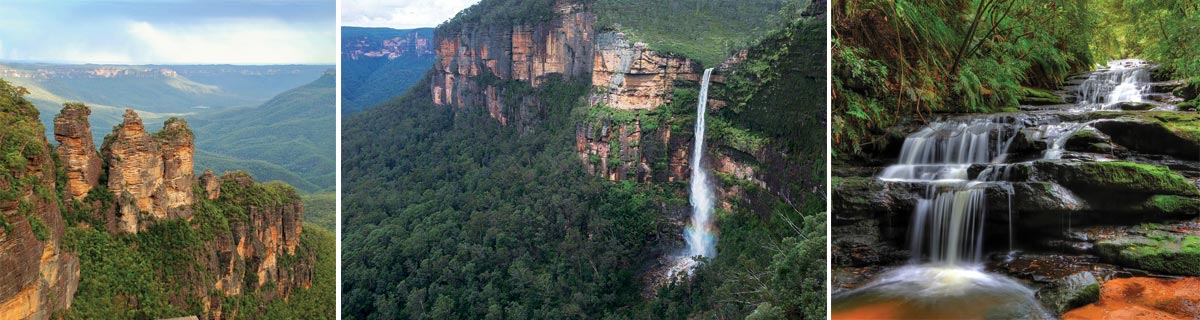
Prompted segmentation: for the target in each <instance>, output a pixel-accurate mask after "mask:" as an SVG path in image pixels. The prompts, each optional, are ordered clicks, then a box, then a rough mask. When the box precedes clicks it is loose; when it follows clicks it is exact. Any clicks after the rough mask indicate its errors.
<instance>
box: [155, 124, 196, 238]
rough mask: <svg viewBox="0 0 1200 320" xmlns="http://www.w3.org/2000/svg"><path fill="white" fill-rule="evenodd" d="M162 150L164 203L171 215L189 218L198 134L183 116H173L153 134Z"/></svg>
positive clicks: (194, 181) (172, 216) (192, 200)
mask: <svg viewBox="0 0 1200 320" xmlns="http://www.w3.org/2000/svg"><path fill="white" fill-rule="evenodd" d="M154 139H155V140H156V141H158V143H159V150H160V151H162V159H163V173H162V177H163V190H162V197H163V205H164V206H165V207H166V208H167V214H168V215H169V216H170V217H171V218H187V217H190V216H191V214H190V212H191V205H192V203H195V202H196V200H195V199H193V192H192V185H193V184H195V183H196V177H195V175H194V174H193V172H194V170H195V166H196V165H195V163H194V162H193V161H192V157H193V156H195V154H196V145H195V143H193V141H194V140H195V136H193V135H192V130H190V129H188V124H187V122H186V121H184V120H183V119H178V118H172V119H169V120H167V121H166V122H165V123H163V129H162V131H159V132H158V133H156V134H155V135H154Z"/></svg>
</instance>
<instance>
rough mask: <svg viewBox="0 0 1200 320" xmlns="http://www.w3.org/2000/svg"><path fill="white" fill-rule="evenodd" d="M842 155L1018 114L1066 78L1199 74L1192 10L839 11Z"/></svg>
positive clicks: (1188, 5)
mask: <svg viewBox="0 0 1200 320" xmlns="http://www.w3.org/2000/svg"><path fill="white" fill-rule="evenodd" d="M834 8H835V9H834V10H833V14H834V15H833V30H834V31H833V37H834V38H833V66H832V67H833V85H834V87H833V91H832V92H833V98H834V104H833V106H832V108H833V115H834V116H833V118H834V121H833V124H832V125H833V139H834V149H835V156H836V157H839V158H840V157H842V156H848V155H854V154H858V153H861V152H863V151H864V149H870V150H875V149H881V148H884V147H885V146H884V144H885V143H886V142H885V140H886V139H884V137H885V136H886V132H884V131H885V130H886V128H889V127H891V126H894V125H896V124H899V123H902V122H904V121H909V120H914V119H916V120H924V119H928V118H929V117H931V116H932V114H934V113H944V112H997V111H1009V110H1014V108H1015V107H1016V106H1017V105H1018V101H1019V100H1020V99H1021V98H1023V97H1025V96H1032V95H1037V94H1038V93H1039V92H1043V91H1041V90H1044V89H1056V88H1058V87H1059V86H1060V85H1061V83H1060V82H1061V81H1062V80H1063V79H1064V78H1065V77H1066V76H1067V75H1068V74H1071V73H1075V72H1080V71H1084V70H1089V69H1092V68H1093V67H1094V66H1095V65H1096V64H1103V63H1105V62H1106V61H1108V60H1111V59H1121V58H1142V59H1146V60H1149V61H1152V62H1154V63H1158V64H1161V65H1163V66H1164V67H1166V68H1168V70H1170V71H1171V72H1172V73H1173V74H1174V75H1173V77H1175V78H1177V79H1189V78H1192V77H1194V76H1195V75H1196V74H1198V73H1200V57H1197V56H1196V55H1195V54H1194V52H1196V50H1197V49H1200V48H1198V47H1197V46H1198V45H1200V44H1198V43H1200V42H1198V41H1197V40H1200V39H1196V37H1198V34H1200V33H1198V32H1197V31H1200V30H1198V29H1197V28H1200V25H1198V24H1196V23H1195V21H1196V18H1197V16H1196V15H1197V11H1196V9H1197V8H1200V4H1198V3H1196V2H1195V1H1188V0H1174V1H1149V0H1134V1H1125V0H1101V1H1082V0H1055V1H1032V0H1010V1H1002V0H974V1H934V2H928V1H904V0H900V1H858V0H838V1H835V2H834Z"/></svg>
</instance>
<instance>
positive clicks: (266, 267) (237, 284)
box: [202, 171, 314, 314]
mask: <svg viewBox="0 0 1200 320" xmlns="http://www.w3.org/2000/svg"><path fill="white" fill-rule="evenodd" d="M207 176H208V174H207V173H205V174H204V175H203V176H202V180H206V179H207V178H203V177H207ZM214 179H215V177H214ZM219 180H220V181H221V182H222V183H227V184H234V185H237V186H238V187H240V188H253V187H254V185H255V183H254V180H253V178H252V177H250V175H249V174H247V173H245V172H240V171H239V172H230V173H226V174H224V175H222V176H221V178H220V179H219ZM268 184H269V183H268ZM289 189H290V188H289ZM290 190H294V189H290ZM292 192H294V191H292ZM264 200H267V199H264ZM275 200H279V201H275ZM245 209H246V212H247V215H248V217H247V219H246V220H231V221H230V226H229V227H230V232H229V233H221V234H218V235H217V238H216V239H215V244H214V246H213V248H212V249H213V250H212V251H211V255H210V256H209V257H208V258H207V259H206V260H207V261H209V262H210V263H211V266H210V269H211V270H213V273H214V274H215V275H216V276H217V277H216V282H215V283H213V284H212V288H213V289H215V290H219V291H221V292H222V293H223V294H225V295H240V294H246V293H250V292H258V293H259V294H260V295H261V296H262V297H264V298H265V299H266V300H271V299H274V298H277V297H288V296H289V295H290V294H291V292H292V291H293V290H295V289H298V288H307V287H310V286H311V285H312V277H313V268H314V264H313V263H314V261H312V260H311V259H310V260H305V261H297V262H294V263H292V264H291V265H286V266H285V265H282V264H281V263H280V261H281V260H282V259H283V255H293V254H296V250H297V249H298V247H299V245H300V233H301V232H302V231H303V230H302V226H301V225H302V217H303V215H304V207H303V206H302V205H301V203H300V198H299V196H298V195H295V194H292V195H290V196H288V197H283V198H282V199H270V200H268V201H263V202H260V203H258V204H254V205H249V206H248V207H246V208H245ZM248 274H253V279H256V280H257V281H255V282H252V283H247V282H246V281H245V279H246V278H247V277H246V276H247V275H248ZM267 283H273V284H275V286H274V287H273V291H269V292H264V291H263V290H264V288H265V286H266V284H267ZM214 303H215V305H213V306H210V307H209V310H211V311H213V313H214V314H216V313H227V312H228V311H229V310H223V308H222V306H220V305H219V302H216V301H214Z"/></svg>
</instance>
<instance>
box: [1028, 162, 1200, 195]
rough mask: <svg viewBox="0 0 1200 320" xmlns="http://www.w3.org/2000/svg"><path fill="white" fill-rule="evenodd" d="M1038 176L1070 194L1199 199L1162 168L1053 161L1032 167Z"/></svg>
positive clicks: (1196, 192)
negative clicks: (1075, 192) (1110, 194)
mask: <svg viewBox="0 0 1200 320" xmlns="http://www.w3.org/2000/svg"><path fill="white" fill-rule="evenodd" d="M1034 166H1035V167H1036V169H1037V171H1038V175H1039V176H1041V177H1044V178H1049V179H1048V180H1052V181H1055V182H1057V183H1058V184H1061V185H1063V186H1066V187H1067V188H1069V189H1071V190H1072V191H1077V192H1078V191H1083V192H1089V191H1091V192H1103V193H1121V194H1142V195H1177V196H1188V197H1200V190H1197V189H1196V186H1195V185H1193V184H1192V183H1191V182H1190V181H1188V180H1187V179H1186V178H1184V177H1183V176H1181V175H1179V174H1178V173H1175V172H1172V171H1171V169H1169V168H1167V167H1163V166H1155V165H1148V164H1140V163H1133V162H1122V161H1112V162H1075V163H1068V162H1053V161H1041V162H1038V163H1036V164H1035V165H1034Z"/></svg>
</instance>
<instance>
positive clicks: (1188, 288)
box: [1062, 277, 1200, 320]
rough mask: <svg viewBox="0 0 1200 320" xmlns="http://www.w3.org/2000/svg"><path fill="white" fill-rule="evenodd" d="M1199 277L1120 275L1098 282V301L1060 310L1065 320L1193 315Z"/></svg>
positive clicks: (1199, 299) (1199, 307)
mask: <svg viewBox="0 0 1200 320" xmlns="http://www.w3.org/2000/svg"><path fill="white" fill-rule="evenodd" d="M1196 315H1200V278H1183V279H1178V280H1166V279H1157V278H1141V277H1135V278H1121V279H1113V280H1109V281H1108V282H1105V283H1104V284H1103V285H1101V286H1100V301H1097V302H1096V303H1093V304H1089V305H1086V306H1083V307H1081V308H1078V309H1075V310H1071V311H1069V312H1067V313H1066V314H1063V316H1062V318H1063V319H1064V320H1085V319H1088V320H1091V319H1114V320H1116V319H1195V317H1196Z"/></svg>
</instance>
